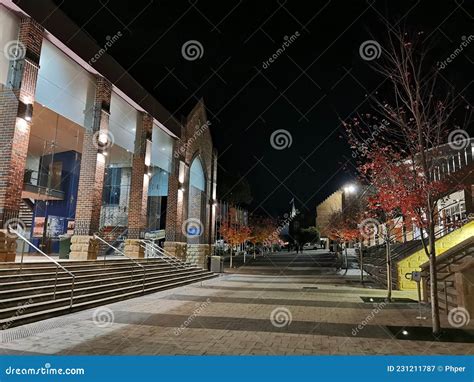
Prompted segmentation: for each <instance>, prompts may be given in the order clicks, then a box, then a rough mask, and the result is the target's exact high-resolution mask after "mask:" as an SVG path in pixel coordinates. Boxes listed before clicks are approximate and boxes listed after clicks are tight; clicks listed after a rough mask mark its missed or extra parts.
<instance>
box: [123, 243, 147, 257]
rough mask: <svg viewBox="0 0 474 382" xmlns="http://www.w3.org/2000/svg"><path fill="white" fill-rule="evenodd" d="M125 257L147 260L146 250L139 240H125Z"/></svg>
mask: <svg viewBox="0 0 474 382" xmlns="http://www.w3.org/2000/svg"><path fill="white" fill-rule="evenodd" d="M124 252H125V255H126V256H128V257H131V258H132V259H143V258H145V248H143V247H142V246H141V244H140V240H138V239H126V240H125V250H124Z"/></svg>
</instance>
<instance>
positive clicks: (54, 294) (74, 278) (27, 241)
mask: <svg viewBox="0 0 474 382" xmlns="http://www.w3.org/2000/svg"><path fill="white" fill-rule="evenodd" d="M9 229H10V231H11V232H13V233H14V234H15V235H17V236H18V237H19V238H20V239H21V240H23V241H24V242H25V243H27V244H28V245H29V246H31V247H32V248H34V249H36V251H38V253H40V254H41V255H43V256H45V257H46V258H47V259H48V260H51V261H52V262H53V263H54V264H56V276H55V279H54V292H53V299H54V300H56V289H57V286H58V271H59V268H61V269H62V270H63V271H64V272H66V273H67V274H68V275H70V276H71V277H72V283H71V301H70V303H69V309H72V301H73V298H74V284H75V281H76V275H75V274H74V273H72V272H71V271H68V270H67V269H66V268H64V267H63V266H62V265H61V264H60V263H58V262H57V261H56V260H54V259H53V258H52V257H50V256H48V255H47V254H46V253H44V252H43V251H42V250H41V249H39V248H38V247H37V246H36V245H34V244H33V243H32V242H31V241H29V240H28V239H27V238H26V237H24V236H23V235H22V234H21V233H19V232H18V231H17V230H15V229H13V228H11V227H10V228H9Z"/></svg>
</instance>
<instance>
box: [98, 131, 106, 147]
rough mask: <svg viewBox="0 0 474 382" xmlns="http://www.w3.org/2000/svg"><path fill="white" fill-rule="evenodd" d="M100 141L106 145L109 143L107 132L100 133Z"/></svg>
mask: <svg viewBox="0 0 474 382" xmlns="http://www.w3.org/2000/svg"><path fill="white" fill-rule="evenodd" d="M99 142H100V143H102V144H103V145H105V144H106V143H107V134H105V133H100V134H99Z"/></svg>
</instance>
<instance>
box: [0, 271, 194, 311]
mask: <svg viewBox="0 0 474 382" xmlns="http://www.w3.org/2000/svg"><path fill="white" fill-rule="evenodd" d="M201 275H203V271H197V272H190V273H184V272H183V273H178V274H174V275H173V276H171V277H170V276H165V277H163V276H158V277H150V278H149V279H146V280H145V286H146V287H152V286H157V285H161V284H167V283H170V282H177V281H183V280H187V279H189V278H193V277H198V276H201ZM126 284H127V283H126ZM109 286H116V285H114V284H112V285H109ZM142 289H143V281H142V280H140V279H135V280H134V281H133V282H131V283H128V285H121V286H120V288H118V289H108V288H107V289H105V290H104V289H102V290H95V289H93V288H82V289H81V290H80V291H76V290H75V291H74V292H75V293H74V296H73V305H74V304H79V303H81V302H85V301H91V300H94V299H100V298H105V297H109V296H113V295H116V294H117V291H120V293H128V292H131V291H139V290H142ZM50 295H51V297H52V294H50ZM31 298H32V300H33V302H32V303H28V304H23V305H21V306H20V307H19V306H11V307H8V308H3V309H0V320H2V319H7V318H9V317H13V316H15V315H19V314H18V312H22V313H20V314H23V312H24V313H26V314H28V313H32V312H37V311H40V310H50V309H53V308H57V307H60V306H69V305H70V292H68V293H67V295H66V296H63V297H62V298H58V296H56V299H55V300H54V299H49V300H44V301H35V297H31ZM0 306H1V305H0Z"/></svg>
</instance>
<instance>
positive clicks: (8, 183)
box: [0, 16, 44, 262]
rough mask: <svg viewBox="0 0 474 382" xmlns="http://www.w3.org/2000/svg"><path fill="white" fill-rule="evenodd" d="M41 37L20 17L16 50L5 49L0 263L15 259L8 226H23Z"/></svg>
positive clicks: (0, 109) (0, 106)
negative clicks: (21, 218) (7, 68)
mask: <svg viewBox="0 0 474 382" xmlns="http://www.w3.org/2000/svg"><path fill="white" fill-rule="evenodd" d="M43 36H44V29H43V28H42V27H41V25H39V24H38V23H37V22H35V21H34V20H32V19H30V18H29V17H26V16H24V17H23V18H22V19H21V20H20V28H19V37H18V42H17V43H16V44H15V46H16V50H14V51H11V52H8V53H9V54H11V55H12V57H11V60H10V71H9V75H8V85H7V86H4V87H1V88H0V231H1V235H0V237H1V238H2V239H1V244H0V262H1V261H15V247H16V245H14V244H12V243H14V241H13V242H11V241H10V240H8V238H6V236H10V237H14V235H12V234H11V233H9V232H8V227H12V228H14V229H15V228H17V227H21V226H23V224H22V222H21V221H19V219H18V215H19V211H20V204H21V193H22V191H23V176H24V172H25V164H26V157H27V154H28V142H29V139H30V125H31V118H32V114H33V104H34V96H35V90H36V82H37V78H38V71H39V58H40V54H41V45H42V43H43Z"/></svg>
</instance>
